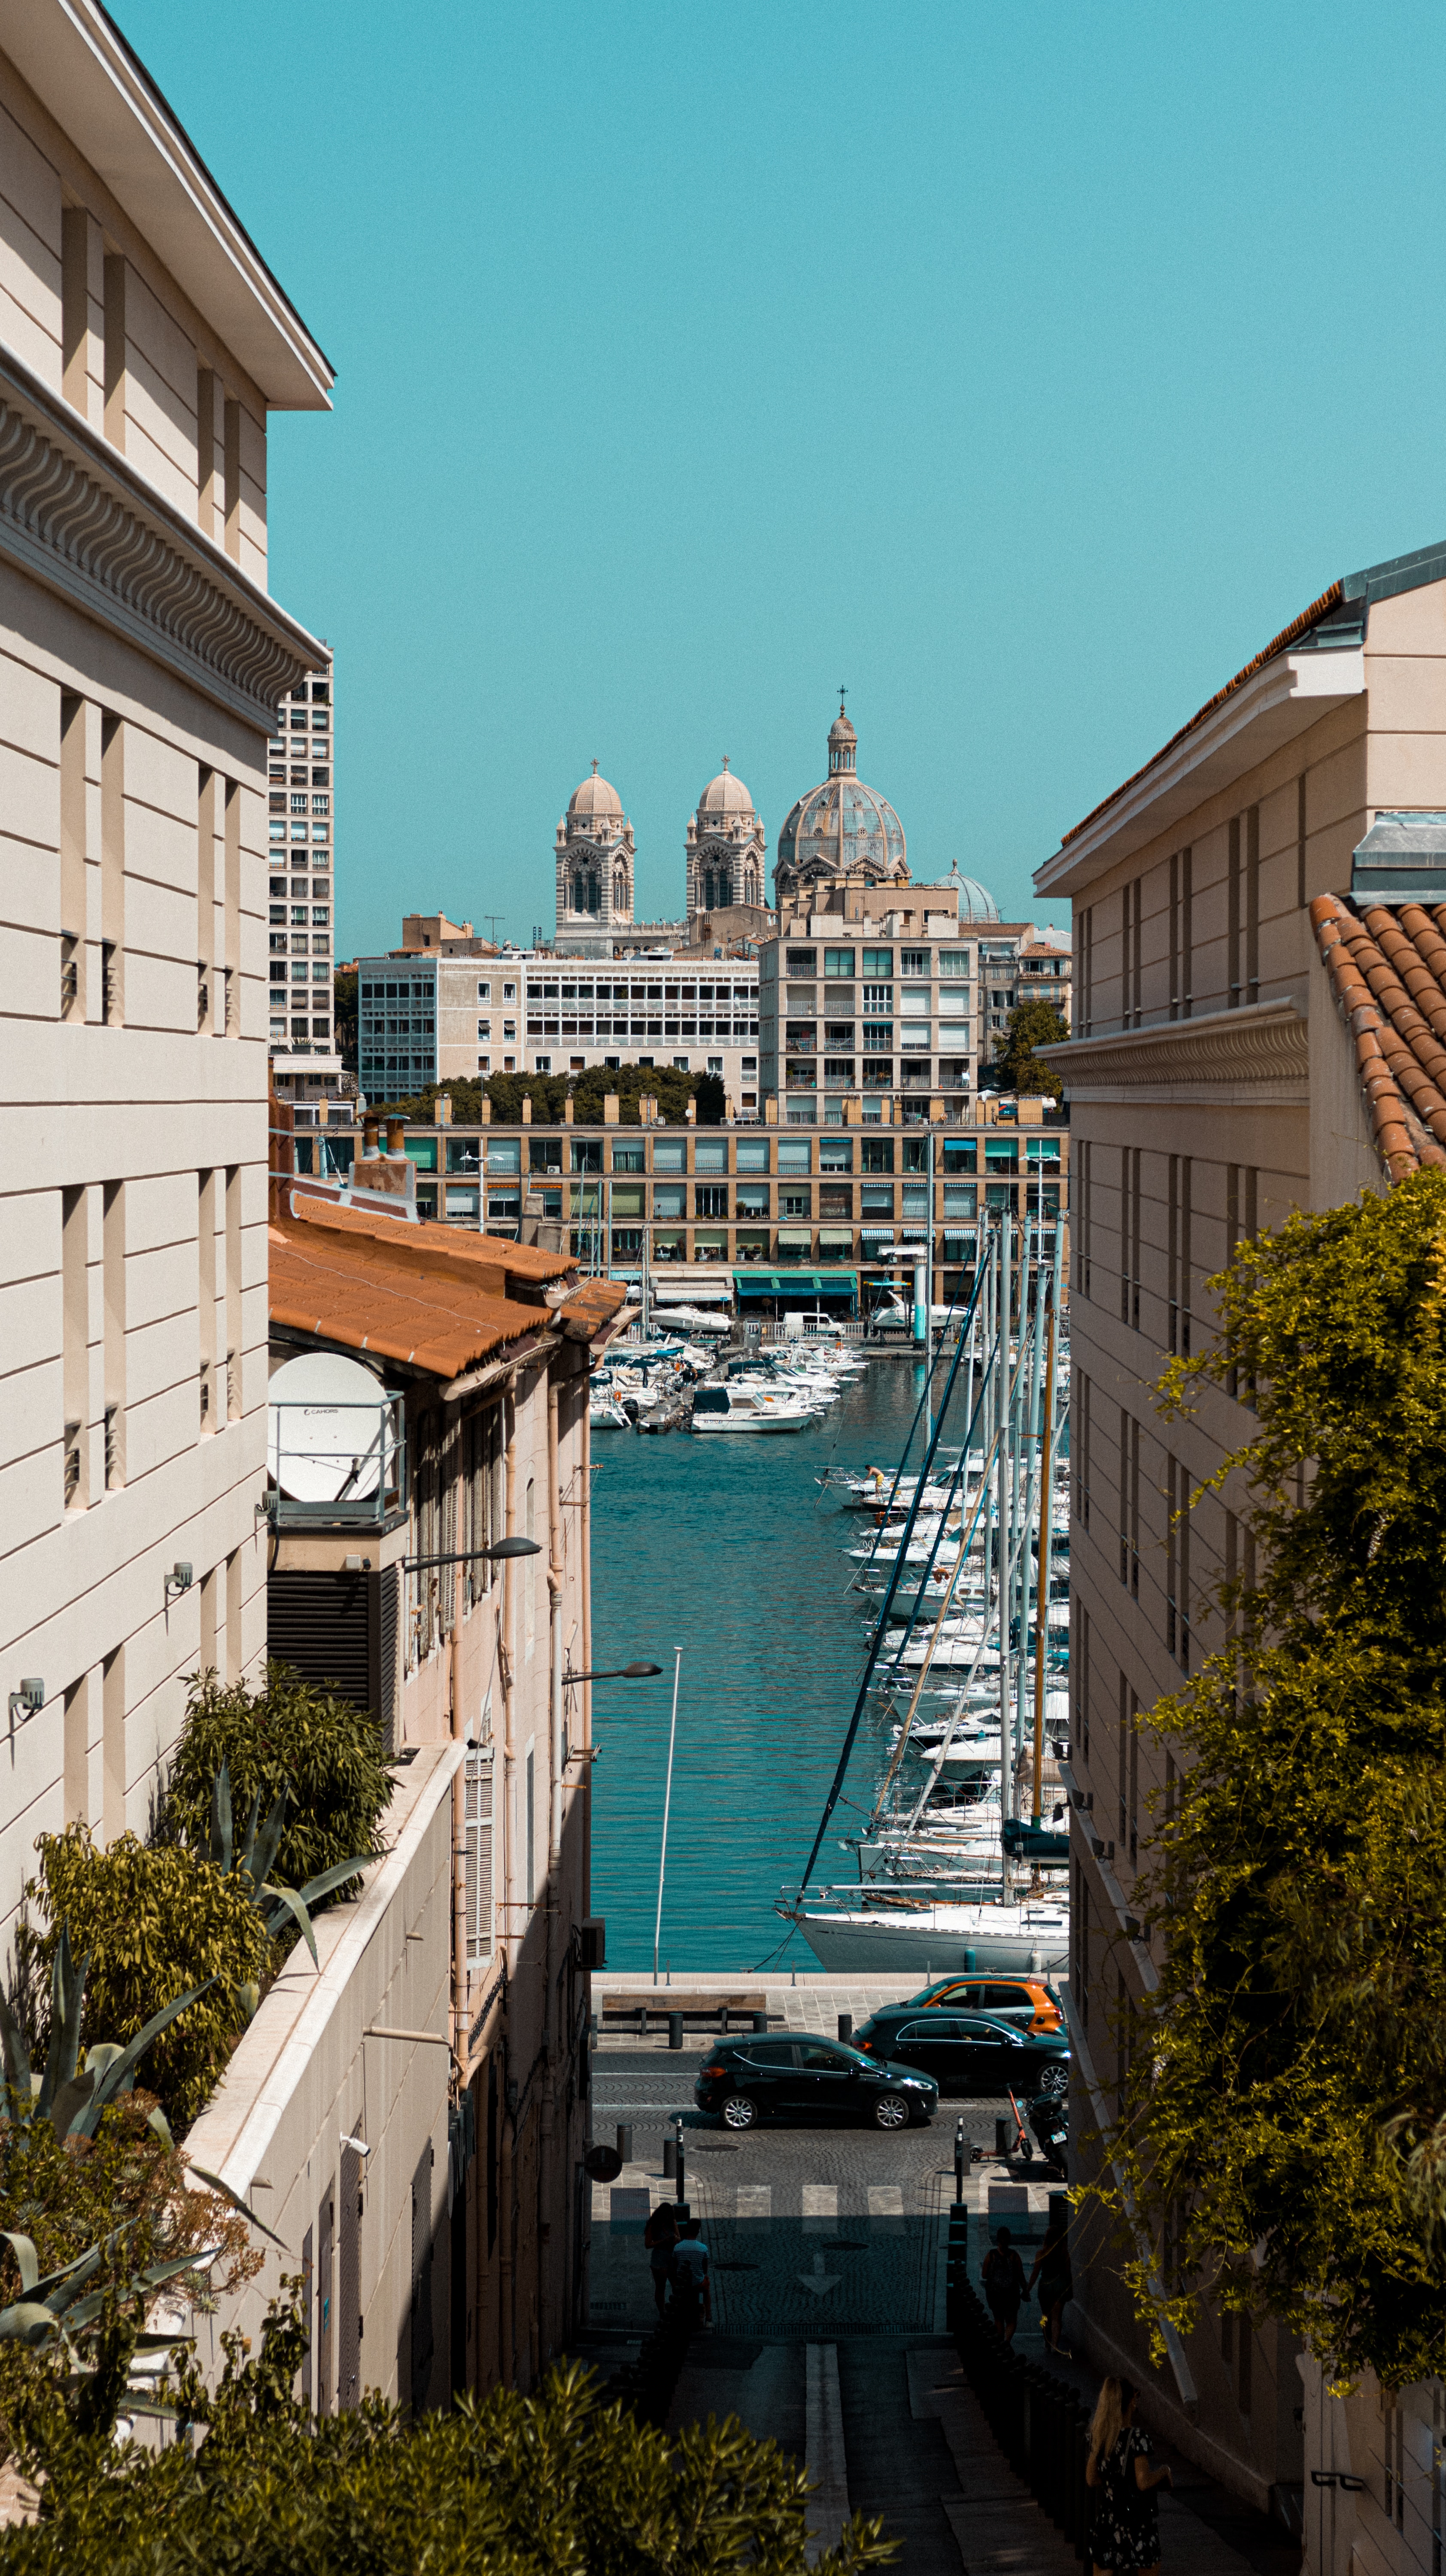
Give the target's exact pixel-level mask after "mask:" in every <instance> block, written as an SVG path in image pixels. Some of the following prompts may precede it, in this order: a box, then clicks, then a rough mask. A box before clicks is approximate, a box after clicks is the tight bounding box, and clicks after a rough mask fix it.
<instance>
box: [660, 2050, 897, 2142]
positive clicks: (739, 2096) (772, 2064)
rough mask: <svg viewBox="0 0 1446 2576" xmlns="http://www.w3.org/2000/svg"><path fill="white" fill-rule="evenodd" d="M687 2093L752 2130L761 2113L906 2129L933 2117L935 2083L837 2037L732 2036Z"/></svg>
mask: <svg viewBox="0 0 1446 2576" xmlns="http://www.w3.org/2000/svg"><path fill="white" fill-rule="evenodd" d="M693 2099H694V2101H695V2102H696V2103H697V2105H698V2108H699V2110H700V2111H713V2112H717V2113H718V2114H719V2116H720V2117H721V2119H722V2121H723V2125H724V2127H725V2128H726V2129H751V2128H753V2127H754V2126H755V2125H756V2124H757V2122H758V2121H759V2119H761V2117H762V2116H763V2114H764V2113H765V2112H766V2111H785V2112H788V2113H790V2114H792V2115H793V2116H794V2117H795V2118H796V2117H797V2116H798V2115H799V2114H800V2113H802V2114H804V2115H807V2114H809V2113H812V2114H814V2115H815V2116H817V2117H822V2118H825V2119H830V2120H871V2121H872V2122H873V2125H874V2127H875V2128H876V2129H906V2128H907V2127H908V2126H909V2124H910V2122H911V2121H919V2120H931V2119H932V2118H933V2116H934V2112H935V2110H936V2108H937V2106H938V2101H939V2087H938V2085H937V2084H936V2083H935V2082H934V2079H933V2077H932V2076H931V2075H929V2074H927V2073H925V2072H923V2071H922V2070H921V2069H920V2068H919V2067H917V2066H895V2065H893V2064H891V2063H889V2062H887V2061H886V2060H885V2059H883V2058H882V2057H881V2055H880V2054H879V2052H878V2051H877V2050H875V2051H873V2052H872V2053H870V2054H866V2053H865V2052H864V2051H863V2050H862V2049H860V2048H845V2047H844V2045H843V2043H842V2041H840V2040H833V2039H761V2038H759V2039H734V2040H722V2041H720V2042H719V2043H718V2045H717V2046H716V2047H715V2048H713V2049H712V2050H711V2051H710V2052H709V2057H708V2062H707V2064H706V2066H704V2067H703V2068H702V2070H701V2072H700V2074H699V2076H698V2079H697V2082H696V2083H695V2084H694V2086H693Z"/></svg>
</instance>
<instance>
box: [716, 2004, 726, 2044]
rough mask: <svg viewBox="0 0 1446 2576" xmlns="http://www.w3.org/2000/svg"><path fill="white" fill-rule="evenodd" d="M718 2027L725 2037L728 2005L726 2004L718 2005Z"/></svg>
mask: <svg viewBox="0 0 1446 2576" xmlns="http://www.w3.org/2000/svg"><path fill="white" fill-rule="evenodd" d="M718 2028H719V2029H720V2031H721V2032H722V2034H723V2037H724V2038H725V2039H726V2038H727V2036H728V2006H727V2005H726V2004H720V2005H719V2006H718Z"/></svg>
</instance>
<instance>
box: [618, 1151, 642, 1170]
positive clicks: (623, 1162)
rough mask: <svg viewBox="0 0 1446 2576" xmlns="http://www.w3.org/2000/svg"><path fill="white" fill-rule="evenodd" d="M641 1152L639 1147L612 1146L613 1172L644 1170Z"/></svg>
mask: <svg viewBox="0 0 1446 2576" xmlns="http://www.w3.org/2000/svg"><path fill="white" fill-rule="evenodd" d="M643 1151H644V1149H643V1147H642V1146H641V1145H614V1147H613V1170H614V1171H615V1172H640V1171H642V1169H643V1168H644V1164H643Z"/></svg>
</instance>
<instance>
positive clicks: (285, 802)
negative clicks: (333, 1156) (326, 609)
mask: <svg viewBox="0 0 1446 2576" xmlns="http://www.w3.org/2000/svg"><path fill="white" fill-rule="evenodd" d="M335 718H336V671H335V666H334V664H333V662H332V661H331V660H330V658H328V661H327V664H326V667H325V670H324V671H323V672H322V674H321V676H320V677H319V678H314V679H305V680H298V682H297V684H296V686H295V688H294V689H292V690H291V691H290V692H289V694H288V696H287V697H286V698H285V699H284V700H283V702H282V704H281V706H280V707H279V708H278V710H277V719H276V721H277V730H276V734H275V738H274V739H273V741H272V743H271V746H270V757H269V760H268V763H267V776H268V791H267V804H268V809H269V810H268V818H267V835H268V849H269V856H270V860H271V871H270V900H269V903H268V907H267V950H268V957H269V964H270V970H271V983H270V988H269V989H270V1006H271V1007H270V1021H269V1025H270V1037H271V1068H272V1075H273V1079H274V1080H275V1084H276V1089H277V1093H278V1095H279V1096H280V1097H281V1098H282V1099H284V1100H289V1101H291V1102H292V1103H293V1105H297V1104H300V1103H301V1102H303V1101H315V1100H321V1099H335V1098H336V1097H337V1095H338V1093H339V1091H340V1087H341V1051H340V1048H339V1047H338V1045H337V1041H336V1026H335V1021H334V1019H333V989H332V988H333V982H334V979H335V974H336V759H335V752H334V747H333V746H334V743H335Z"/></svg>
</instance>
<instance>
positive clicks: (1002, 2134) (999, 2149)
mask: <svg viewBox="0 0 1446 2576" xmlns="http://www.w3.org/2000/svg"><path fill="white" fill-rule="evenodd" d="M994 2152H995V2154H996V2155H997V2156H1003V2158H1004V2160H1005V2163H1006V2164H1007V2163H1008V2161H1009V2123H1008V2121H1007V2120H1006V2119H1005V2118H1004V2117H1003V2114H1002V2113H1001V2114H1000V2115H999V2116H998V2117H996V2119H995V2122H994Z"/></svg>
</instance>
